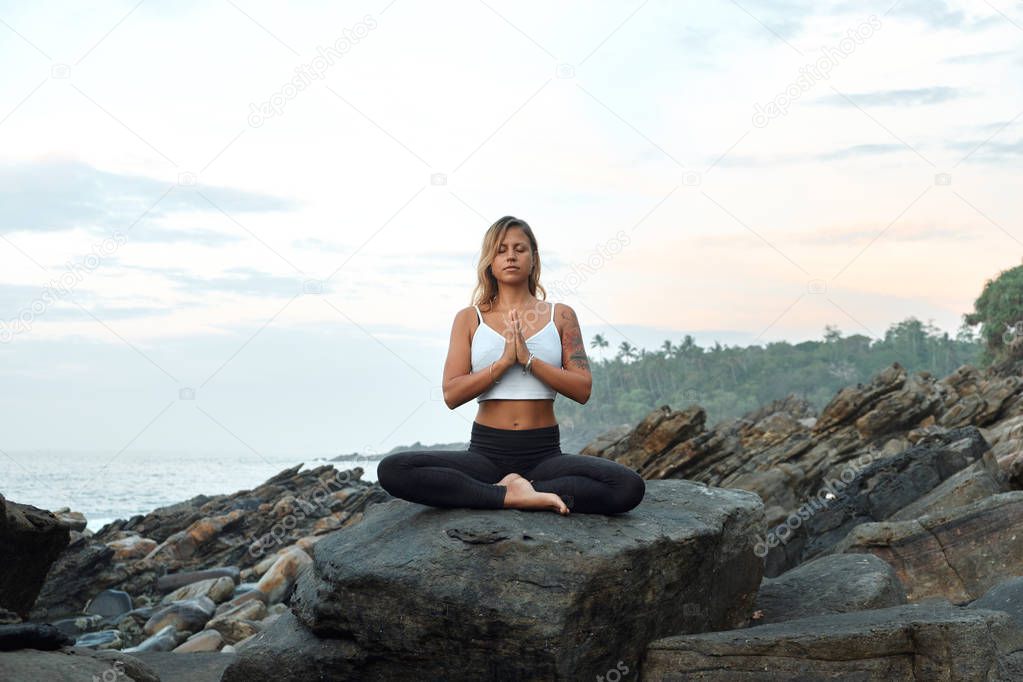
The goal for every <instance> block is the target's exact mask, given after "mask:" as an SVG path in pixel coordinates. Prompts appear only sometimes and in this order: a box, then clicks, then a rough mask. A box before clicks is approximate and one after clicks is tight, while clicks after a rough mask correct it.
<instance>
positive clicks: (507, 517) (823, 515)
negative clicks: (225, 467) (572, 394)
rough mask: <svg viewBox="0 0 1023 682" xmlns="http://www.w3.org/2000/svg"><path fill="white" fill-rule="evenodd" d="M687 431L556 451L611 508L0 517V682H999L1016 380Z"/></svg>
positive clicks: (1013, 645)
mask: <svg viewBox="0 0 1023 682" xmlns="http://www.w3.org/2000/svg"><path fill="white" fill-rule="evenodd" d="M705 422H706V414H705V412H704V410H703V409H702V408H701V407H700V406H699V405H688V406H682V409H680V410H675V409H672V408H670V407H669V406H663V407H661V408H659V409H657V410H654V411H653V412H651V414H649V415H648V416H647V417H646V418H644V419H643V420H642V421H641V422H640V423H639V424H637V425H636V426H635V427H633V428H628V429H619V430H616V431H614V432H611V433H608V434H605V435H604V436H602V437H601V438H599V439H597V440H596V441H594V442H592V443H590V444H589V445H588V446H587V447H586V448H585V449H584V450H583V451H582V453H583V454H587V455H592V456H597V457H604V458H608V459H612V460H614V461H617V462H620V463H622V464H624V465H626V466H630V467H632V468H634V469H636V470H637V471H639V472H640V473H641V474H642V475H643V476H644V478H646V479H647V482H648V485H647V496H646V497H645V498H644V500H643V502H642V503H641V504H640V506H639V507H637V508H636V509H634V510H633V511H631V512H629V513H628V514H622V515H617V516H601V515H586V514H578V515H571V516H569V517H560V516H558V515H555V514H549V513H543V512H521V511H516V510H502V511H497V512H495V511H486V510H472V509H432V508H429V507H423V506H420V505H415V504H411V503H407V502H405V501H403V500H394V499H393V498H391V497H390V496H389V495H387V494H386V493H385V492H384V491H383V490H382V489H380V488H379V486H377V485H375V484H370V483H366V482H364V481H362V480H360V476H361V473H362V471H361V469H359V468H355V469H352V470H349V471H339V470H337V469H335V468H334V467H333V466H330V465H328V466H323V467H319V468H316V469H310V470H307V471H302V470H301V467H295V468H293V469H289V470H287V471H284V472H281V473H280V474H278V475H277V476H275V477H274V478H272V479H270V480H269V481H267V482H266V483H264V484H263V485H261V486H259V487H258V488H256V489H254V490H251V491H241V492H238V493H235V494H233V495H218V496H213V497H205V496H199V497H196V498H193V499H192V500H188V501H186V502H182V503H179V504H176V505H172V506H170V507H165V508H162V509H158V510H155V511H153V512H152V513H150V514H147V515H144V516H137V517H134V518H132V519H129V520H126V521H124V520H122V521H117V522H115V523H112V524H109V525H108V526H106V527H104V528H103V529H101V530H100V531H99V532H97V533H95V534H91V533H89V532H87V531H86V530H85V520H84V519H83V518H81V516H80V515H76V514H75V513H73V512H71V511H70V510H57V512H54V513H51V512H47V511H43V510H38V509H35V508H32V507H27V506H25V505H19V504H16V503H13V502H10V501H4V500H3V499H2V498H0V557H2V558H3V559H4V562H3V568H2V569H0V609H2V610H0V622H2V623H6V624H5V625H0V651H2V652H5V653H0V679H12V680H20V679H37V678H38V674H37V673H36V672H33V671H40V670H42V671H50V670H55V671H57V670H64V671H65V672H66V673H67V674H66V676H65V677H64V678H63V679H93V678H94V677H96V676H99V677H100V679H106V678H103V677H102V675H104V674H107V675H108V676H110V675H111V674H114V675H120V676H122V677H117V678H116V679H138V680H143V679H145V680H148V679H165V680H174V679H189V680H192V679H194V680H200V681H201V680H219V679H223V680H225V681H227V682H231V681H241V680H244V681H245V682H259V681H260V680H270V679H273V680H292V679H294V680H306V679H309V680H313V679H335V680H398V679H413V678H414V679H417V680H593V679H598V680H608V681H616V680H635V679H643V680H685V679H698V680H735V679H743V680H780V679H800V680H823V679H857V680H890V679H909V680H940V679H948V680H985V681H991V680H1023V532H1021V531H1023V378H1021V377H1020V376H1019V373H1018V371H1004V370H991V371H980V370H978V369H976V368H974V367H971V366H964V367H961V368H960V369H959V370H957V371H956V372H954V373H953V374H951V375H949V376H948V377H943V378H936V377H932V376H930V375H928V374H926V373H908V372H907V371H906V370H905V369H904V368H902V367H901V366H899V365H898V364H893V365H891V366H890V367H888V368H886V369H884V370H883V371H881V372H879V373H878V374H877V375H876V376H874V377H873V378H872V379H871V381H870V382H868V383H865V384H857V385H856V386H850V387H847V388H845V389H843V390H841V391H839V392H838V393H837V394H836V396H835V397H834V399H833V400H832V401H831V402H830V403H829V404H828V405H827V406H826V407H825V408H823V409H822V410H821V411H820V413H819V414H818V413H816V412H815V411H814V410H812V409H811V408H810V407H809V406H808V405H807V404H806V403H805V402H803V401H801V400H799V399H797V398H795V397H792V396H790V397H788V398H786V399H784V400H778V401H775V402H773V403H771V404H769V405H765V406H763V407H761V408H760V409H758V410H756V411H754V412H751V413H750V414H747V415H745V416H743V417H742V418H739V419H733V420H727V421H724V422H721V423H718V424H715V425H713V426H711V427H708V426H707V425H706V423H705ZM183 654H187V655H183ZM67 671H70V672H67ZM111 671H113V672H112V673H111ZM74 675H78V677H75V676H74ZM52 677H53V679H62V678H61V677H59V676H57V675H56V674H54V675H53V676H52ZM110 679H114V678H113V677H111V678H110Z"/></svg>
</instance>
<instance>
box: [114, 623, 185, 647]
mask: <svg viewBox="0 0 1023 682" xmlns="http://www.w3.org/2000/svg"><path fill="white" fill-rule="evenodd" d="M178 639H179V636H178V631H177V628H175V627H174V626H173V625H166V626H164V627H163V628H161V629H160V631H159V632H157V633H156V634H154V635H153V636H152V637H148V638H147V639H145V640H143V641H142V642H141V643H139V645H138V646H133V647H131V648H128V649H125V650H124V651H125V653H136V652H143V651H170V650H172V649H173V648H174V647H176V646H177V645H178Z"/></svg>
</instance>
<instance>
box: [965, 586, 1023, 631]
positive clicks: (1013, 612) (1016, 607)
mask: <svg viewBox="0 0 1023 682" xmlns="http://www.w3.org/2000/svg"><path fill="white" fill-rule="evenodd" d="M967 608H970V609H991V610H993V611H1005V612H1006V613H1007V614H1009V615H1010V616H1012V619H1013V620H1014V621H1016V625H1018V626H1019V627H1020V628H1023V576H1019V575H1017V576H1013V577H1011V578H1009V579H1008V580H1003V581H1002V582H1000V583H998V584H997V585H995V586H994V587H992V588H991V589H990V590H988V591H987V592H985V593H984V595H983V596H982V597H980V599H977V600H976V601H973V602H971V603H970V605H969V606H967Z"/></svg>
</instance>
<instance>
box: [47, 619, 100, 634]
mask: <svg viewBox="0 0 1023 682" xmlns="http://www.w3.org/2000/svg"><path fill="white" fill-rule="evenodd" d="M103 620H104V617H103V616H99V615H93V616H78V617H76V618H62V619H60V620H55V621H53V626H54V627H55V628H57V629H58V630H60V631H61V632H63V633H65V634H67V635H70V636H71V637H77V636H78V635H81V634H83V633H86V632H92V631H93V630H98V629H99V628H100V626H101V625H102V623H103Z"/></svg>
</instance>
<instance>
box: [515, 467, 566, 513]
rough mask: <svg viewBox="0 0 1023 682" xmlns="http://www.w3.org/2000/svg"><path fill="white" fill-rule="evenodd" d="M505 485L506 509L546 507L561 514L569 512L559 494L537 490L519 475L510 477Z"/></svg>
mask: <svg viewBox="0 0 1023 682" xmlns="http://www.w3.org/2000/svg"><path fill="white" fill-rule="evenodd" d="M509 475H510V474H509ZM505 478H508V477H507V476H506V477H505ZM502 480H503V479H502ZM507 487H508V491H507V492H506V493H505V495H504V506H505V508H507V509H547V510H549V511H556V512H558V513H559V514H562V515H566V514H568V513H569V512H568V505H566V504H565V501H564V500H562V499H561V497H560V496H559V495H556V494H554V493H540V492H537V491H536V489H535V488H533V484H532V483H530V482H529V481H527V480H526V479H524V478H522V477H521V476H519V477H518V478H513V479H511V480H510V481H509V482H508V483H507Z"/></svg>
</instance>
